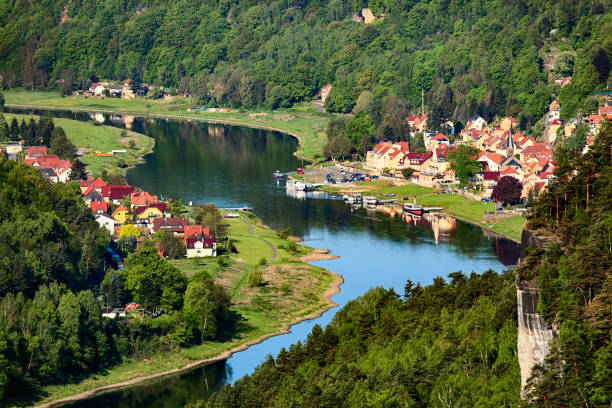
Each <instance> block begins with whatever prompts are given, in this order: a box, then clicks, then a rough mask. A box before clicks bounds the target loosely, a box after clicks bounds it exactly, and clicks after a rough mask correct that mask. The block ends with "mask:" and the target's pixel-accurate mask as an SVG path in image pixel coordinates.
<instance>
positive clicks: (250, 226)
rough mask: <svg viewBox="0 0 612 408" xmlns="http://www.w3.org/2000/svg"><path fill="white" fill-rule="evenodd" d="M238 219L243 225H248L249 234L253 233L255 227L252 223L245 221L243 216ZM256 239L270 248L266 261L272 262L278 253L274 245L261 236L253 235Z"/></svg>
mask: <svg viewBox="0 0 612 408" xmlns="http://www.w3.org/2000/svg"><path fill="white" fill-rule="evenodd" d="M240 221H242V222H243V223H244V224H245V225H247V226H248V227H249V234H251V235H255V228H254V227H253V224H251V223H249V222H247V221H245V220H244V219H243V218H240ZM255 238H257V239H258V240H260V241H261V242H265V243H266V244H267V245H268V246H269V247H270V248H272V258H271V259H270V260H269V261H268V263H271V262H274V261H275V260H276V257H277V255H278V252H277V251H276V247H275V246H274V245H272V243H271V242H270V241H268V240H265V239H263V238H261V237H257V236H256V237H255Z"/></svg>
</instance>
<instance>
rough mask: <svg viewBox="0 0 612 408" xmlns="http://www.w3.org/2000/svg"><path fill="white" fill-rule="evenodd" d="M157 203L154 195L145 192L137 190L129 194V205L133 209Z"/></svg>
mask: <svg viewBox="0 0 612 408" xmlns="http://www.w3.org/2000/svg"><path fill="white" fill-rule="evenodd" d="M157 201H158V199H157V196H156V195H151V194H149V193H147V192H146V191H142V190H139V191H137V192H133V193H132V194H130V203H132V206H134V207H138V206H141V205H149V204H155V203H157ZM164 211H165V210H164Z"/></svg>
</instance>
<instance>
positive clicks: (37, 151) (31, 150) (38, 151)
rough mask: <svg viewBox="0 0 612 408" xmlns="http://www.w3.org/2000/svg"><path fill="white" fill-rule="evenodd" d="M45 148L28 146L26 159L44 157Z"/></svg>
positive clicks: (45, 153)
mask: <svg viewBox="0 0 612 408" xmlns="http://www.w3.org/2000/svg"><path fill="white" fill-rule="evenodd" d="M46 155H47V148H46V147H45V146H30V147H28V154H27V155H26V157H25V158H26V159H33V158H36V157H41V156H46Z"/></svg>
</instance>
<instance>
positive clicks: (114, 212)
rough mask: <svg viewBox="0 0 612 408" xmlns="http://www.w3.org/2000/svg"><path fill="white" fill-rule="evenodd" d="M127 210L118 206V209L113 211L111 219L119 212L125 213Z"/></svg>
mask: <svg viewBox="0 0 612 408" xmlns="http://www.w3.org/2000/svg"><path fill="white" fill-rule="evenodd" d="M127 210H128V209H127V208H125V207H124V206H123V205H120V206H119V207H117V209H116V210H115V211H113V213H112V214H111V215H112V216H113V218H114V217H115V214H117V213H118V212H119V211H127Z"/></svg>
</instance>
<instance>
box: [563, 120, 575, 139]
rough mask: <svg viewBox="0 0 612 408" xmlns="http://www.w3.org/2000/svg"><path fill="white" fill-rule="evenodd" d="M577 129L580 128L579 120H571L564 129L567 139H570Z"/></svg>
mask: <svg viewBox="0 0 612 408" xmlns="http://www.w3.org/2000/svg"><path fill="white" fill-rule="evenodd" d="M577 127H578V120H577V119H571V120H570V121H569V122H567V124H566V125H565V129H564V130H565V137H570V136H571V135H573V134H574V132H575V131H576V128H577Z"/></svg>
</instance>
